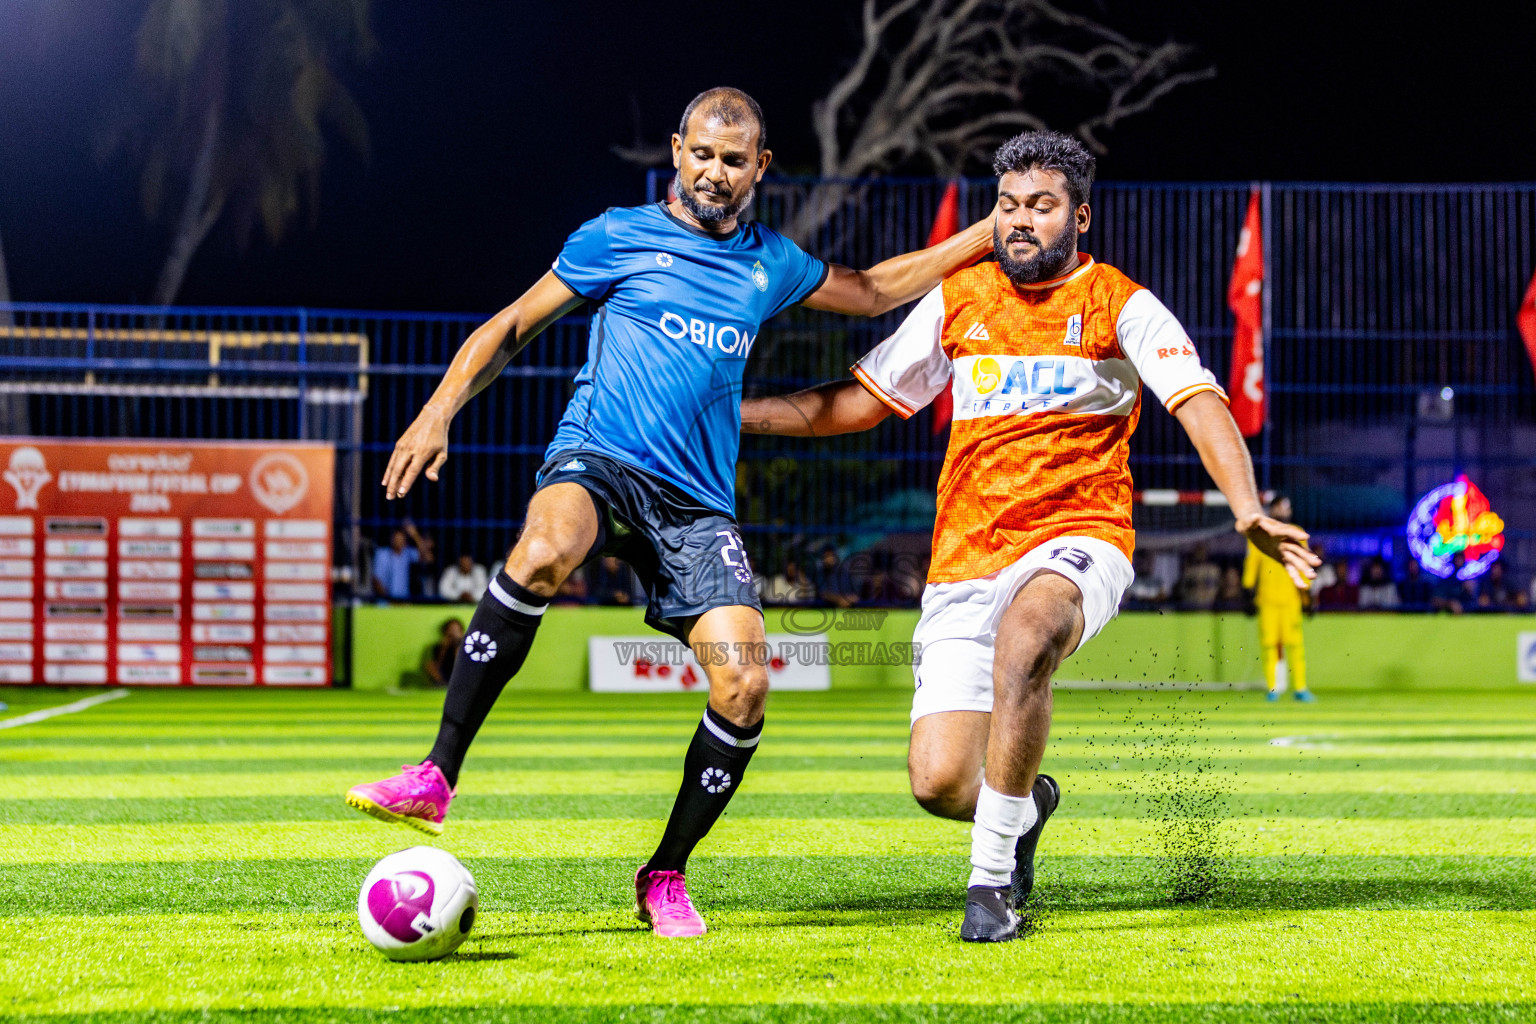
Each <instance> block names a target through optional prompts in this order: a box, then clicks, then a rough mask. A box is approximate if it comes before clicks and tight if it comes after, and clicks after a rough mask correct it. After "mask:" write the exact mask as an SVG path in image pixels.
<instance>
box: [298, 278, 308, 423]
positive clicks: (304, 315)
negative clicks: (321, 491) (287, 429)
mask: <svg viewBox="0 0 1536 1024" xmlns="http://www.w3.org/2000/svg"><path fill="white" fill-rule="evenodd" d="M308 362H309V311H308V310H307V309H305V308H304V307H303V306H300V307H299V439H300V440H303V439H305V438H307V437H309V431H308V429H306V428H307V427H308V425H309V424H308V422H307V417H308V416H309V374H307V373H305V372H304V369H305V366H306V364H307V363H308Z"/></svg>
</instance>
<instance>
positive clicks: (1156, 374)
mask: <svg viewBox="0 0 1536 1024" xmlns="http://www.w3.org/2000/svg"><path fill="white" fill-rule="evenodd" d="M1115 333H1116V335H1117V336H1118V338H1119V341H1120V348H1121V349H1123V350H1124V352H1125V354H1126V357H1127V358H1128V359H1130V361H1131V364H1132V365H1133V366H1135V367H1136V373H1137V375H1138V376H1140V377H1141V379H1142V381H1143V382H1144V383H1145V384H1146V385H1147V387H1149V388H1151V389H1152V393H1153V394H1155V395H1156V396H1157V398H1158V401H1160V402H1162V403H1163V405H1164V406H1166V407H1167V409H1168V411H1169V412H1175V411H1177V409H1178V407H1179V406H1181V405H1183V404H1184V403H1185V402H1186V401H1188V400H1189V399H1190V398H1193V397H1194V396H1195V395H1198V394H1199V393H1200V392H1202V391H1212V392H1215V394H1216V396H1217V397H1218V398H1220V399H1221V400H1222V401H1223V402H1225V401H1226V400H1227V393H1226V392H1225V391H1223V390H1222V389H1221V385H1220V384H1218V383H1217V382H1216V377H1215V375H1214V374H1212V373H1211V371H1210V370H1207V369H1206V368H1205V367H1204V366H1203V365H1202V364H1201V362H1200V353H1199V352H1197V351H1196V350H1195V343H1194V342H1192V341H1190V340H1189V335H1188V334H1186V333H1185V331H1184V328H1183V326H1182V325H1181V324H1180V323H1179V321H1178V318H1177V317H1175V316H1174V315H1173V313H1171V312H1170V311H1169V310H1168V307H1167V306H1165V305H1163V304H1162V303H1161V302H1159V301H1158V300H1157V296H1155V295H1153V294H1152V293H1151V292H1149V291H1147V290H1146V289H1145V288H1142V289H1139V290H1137V291H1136V292H1134V293H1133V294H1132V295H1131V297H1130V298H1129V299H1127V300H1126V301H1125V306H1124V307H1122V308H1121V310H1120V319H1119V320H1117V321H1116V322H1115Z"/></svg>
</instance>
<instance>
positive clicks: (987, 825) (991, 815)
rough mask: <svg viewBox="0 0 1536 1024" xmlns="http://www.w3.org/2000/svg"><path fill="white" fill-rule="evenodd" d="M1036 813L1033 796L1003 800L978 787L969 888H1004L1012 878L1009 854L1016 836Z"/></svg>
mask: <svg viewBox="0 0 1536 1024" xmlns="http://www.w3.org/2000/svg"><path fill="white" fill-rule="evenodd" d="M1038 815H1039V812H1038V811H1037V810H1036V809H1035V798H1034V796H1032V795H1031V796H1005V795H1004V794H1002V793H999V792H998V791H997V790H995V789H993V788H992V787H991V786H989V785H987V784H986V783H985V782H983V783H982V784H981V793H980V794H978V795H977V797H976V824H975V825H974V826H973V827H972V828H971V880H970V881H969V882H967V883H966V886H967V887H969V886H972V885H991V886H1003V885H1007V884H1008V881H1009V878H1010V877H1011V876H1012V874H1013V866H1014V865H1013V850H1014V847H1015V846H1017V845H1018V842H1019V836H1021V835H1023V834H1024V833H1025V832H1028V831H1029V830H1030V829H1031V828H1032V827H1033V826H1034V824H1035V819H1036V817H1038Z"/></svg>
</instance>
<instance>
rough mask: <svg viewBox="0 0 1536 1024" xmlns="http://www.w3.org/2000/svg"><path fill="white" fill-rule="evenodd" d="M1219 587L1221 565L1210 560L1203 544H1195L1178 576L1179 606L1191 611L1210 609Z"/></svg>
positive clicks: (1214, 601)
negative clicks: (1182, 570)
mask: <svg viewBox="0 0 1536 1024" xmlns="http://www.w3.org/2000/svg"><path fill="white" fill-rule="evenodd" d="M1220 588H1221V566H1219V565H1217V564H1216V563H1215V562H1213V561H1211V557H1210V552H1208V551H1207V550H1206V547H1205V545H1204V544H1197V545H1196V546H1195V550H1194V551H1192V552H1190V555H1189V561H1187V562H1185V563H1184V572H1183V573H1182V574H1181V575H1180V576H1179V607H1181V608H1187V609H1189V610H1191V611H1202V612H1205V611H1210V610H1211V606H1212V605H1214V604H1215V603H1216V592H1217V591H1218V590H1219V589H1220Z"/></svg>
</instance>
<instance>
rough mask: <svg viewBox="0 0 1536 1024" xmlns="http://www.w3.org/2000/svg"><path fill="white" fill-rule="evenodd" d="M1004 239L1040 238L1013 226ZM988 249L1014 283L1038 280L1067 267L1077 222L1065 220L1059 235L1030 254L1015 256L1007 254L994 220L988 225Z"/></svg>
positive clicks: (1042, 279) (1031, 239) (1037, 243)
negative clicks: (1067, 223) (990, 225)
mask: <svg viewBox="0 0 1536 1024" xmlns="http://www.w3.org/2000/svg"><path fill="white" fill-rule="evenodd" d="M1006 241H1008V242H1013V241H1026V242H1034V243H1035V244H1036V245H1039V244H1040V240H1039V239H1038V238H1036V237H1034V236H1033V235H1026V234H1025V233H1024V232H1023V231H1018V230H1015V231H1013V232H1011V233H1010V234H1009V235H1008V238H1007V240H1006ZM992 252H993V254H994V255H995V256H996V257H997V265H998V266H999V267H1002V268H1003V273H1005V274H1007V275H1008V280H1010V281H1012V282H1013V283H1014V284H1035V283H1037V282H1039V281H1049V280H1050V279H1051V278H1053V277H1058V276H1060V275H1061V274H1064V273H1066V272H1067V271H1068V270H1070V269H1071V266H1070V264H1071V262H1072V257H1074V256H1075V255H1077V225H1076V224H1069V225H1067V229H1066V230H1065V231H1063V232H1062V233H1061V237H1060V238H1058V239H1056V241H1054V242H1052V243H1051V244H1050V246H1049V247H1048V248H1044V249H1038V250H1037V251H1036V252H1035V254H1034V255H1033V256H1030V257H1028V258H1027V259H1022V260H1016V259H1014V258H1013V257H1012V256H1010V255H1008V247H1007V245H1006V244H1005V240H1004V239H1003V233H1002V228H1001V227H1000V226H998V225H996V224H994V225H993V226H992Z"/></svg>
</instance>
